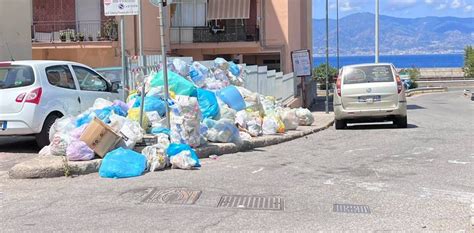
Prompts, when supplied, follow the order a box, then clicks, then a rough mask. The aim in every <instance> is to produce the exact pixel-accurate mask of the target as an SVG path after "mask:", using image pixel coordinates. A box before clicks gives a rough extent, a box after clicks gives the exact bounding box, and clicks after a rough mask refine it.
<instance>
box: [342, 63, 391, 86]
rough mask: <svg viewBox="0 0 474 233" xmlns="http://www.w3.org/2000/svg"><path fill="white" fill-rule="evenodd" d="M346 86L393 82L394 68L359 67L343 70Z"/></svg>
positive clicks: (387, 66)
mask: <svg viewBox="0 0 474 233" xmlns="http://www.w3.org/2000/svg"><path fill="white" fill-rule="evenodd" d="M343 73H344V75H343V76H344V81H343V82H344V84H357V83H377V82H393V81H394V80H393V73H392V68H391V66H389V65H383V66H358V67H350V68H346V69H344V70H343Z"/></svg>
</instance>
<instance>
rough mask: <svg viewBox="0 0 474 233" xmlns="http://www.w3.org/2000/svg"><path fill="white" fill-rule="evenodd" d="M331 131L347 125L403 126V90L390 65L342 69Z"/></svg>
mask: <svg viewBox="0 0 474 233" xmlns="http://www.w3.org/2000/svg"><path fill="white" fill-rule="evenodd" d="M334 114H335V128H336V129H343V128H346V126H347V123H356V122H366V121H393V124H395V125H396V126H397V127H399V128H406V127H407V102H406V97H405V89H404V87H403V84H402V82H401V80H400V77H399V76H398V74H397V70H396V69H395V67H394V66H393V65H392V64H388V63H378V64H360V65H351V66H344V67H343V68H342V69H341V70H340V71H339V76H338V79H337V82H336V93H335V94H334Z"/></svg>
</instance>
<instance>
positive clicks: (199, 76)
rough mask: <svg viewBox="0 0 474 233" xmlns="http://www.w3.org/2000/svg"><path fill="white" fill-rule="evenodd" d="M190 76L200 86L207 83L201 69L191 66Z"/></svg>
mask: <svg viewBox="0 0 474 233" xmlns="http://www.w3.org/2000/svg"><path fill="white" fill-rule="evenodd" d="M189 77H191V80H193V82H194V84H196V85H197V86H199V87H202V86H204V85H205V84H206V76H205V75H204V74H203V73H202V72H201V71H200V70H199V69H196V68H194V66H191V68H190V69H189Z"/></svg>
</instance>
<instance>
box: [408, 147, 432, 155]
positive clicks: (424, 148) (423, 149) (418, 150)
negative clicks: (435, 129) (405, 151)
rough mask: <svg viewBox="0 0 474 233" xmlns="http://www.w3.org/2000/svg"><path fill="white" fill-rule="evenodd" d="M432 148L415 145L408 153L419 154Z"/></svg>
mask: <svg viewBox="0 0 474 233" xmlns="http://www.w3.org/2000/svg"><path fill="white" fill-rule="evenodd" d="M433 150H434V148H432V147H415V148H413V150H411V151H409V153H410V154H413V155H421V154H425V153H428V152H430V151H433Z"/></svg>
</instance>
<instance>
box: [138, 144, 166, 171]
mask: <svg viewBox="0 0 474 233" xmlns="http://www.w3.org/2000/svg"><path fill="white" fill-rule="evenodd" d="M142 154H143V155H145V157H146V159H147V168H148V169H147V170H148V171H150V172H154V171H158V170H163V169H165V168H166V167H167V166H169V158H168V156H166V155H165V152H164V150H163V149H159V148H157V147H155V146H147V147H145V148H144V149H143V150H142Z"/></svg>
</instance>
